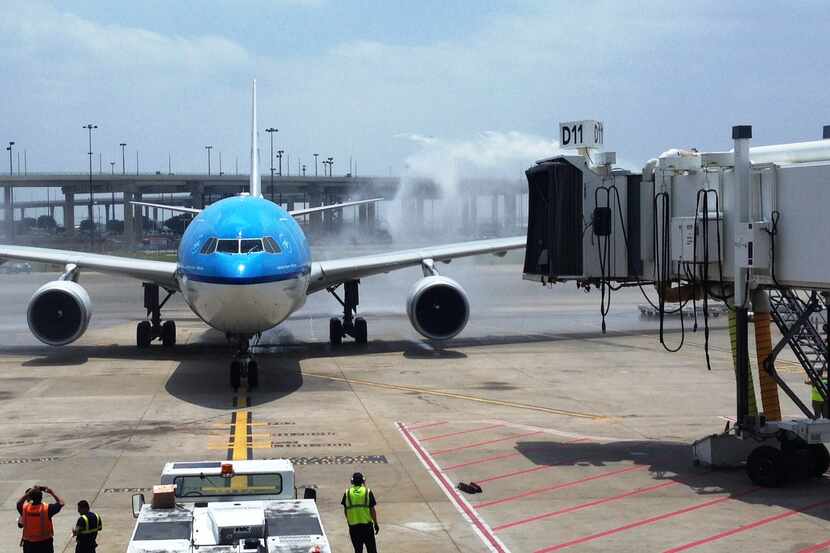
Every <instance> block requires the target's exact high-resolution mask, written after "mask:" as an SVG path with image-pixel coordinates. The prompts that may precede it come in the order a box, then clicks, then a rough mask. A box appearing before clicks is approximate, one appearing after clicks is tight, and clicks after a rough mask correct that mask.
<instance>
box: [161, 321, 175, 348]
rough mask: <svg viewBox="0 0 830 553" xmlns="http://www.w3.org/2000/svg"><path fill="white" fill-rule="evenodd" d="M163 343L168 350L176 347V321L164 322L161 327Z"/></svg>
mask: <svg viewBox="0 0 830 553" xmlns="http://www.w3.org/2000/svg"><path fill="white" fill-rule="evenodd" d="M161 343H162V345H164V347H166V348H172V347H173V346H175V345H176V323H175V321H164V324H163V325H161Z"/></svg>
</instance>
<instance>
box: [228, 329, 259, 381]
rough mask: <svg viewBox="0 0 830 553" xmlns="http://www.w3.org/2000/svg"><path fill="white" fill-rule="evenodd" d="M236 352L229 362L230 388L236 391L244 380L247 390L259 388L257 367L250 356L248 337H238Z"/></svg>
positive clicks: (254, 360)
mask: <svg viewBox="0 0 830 553" xmlns="http://www.w3.org/2000/svg"><path fill="white" fill-rule="evenodd" d="M236 339H237V340H238V343H237V346H238V349H237V352H236V355H235V356H234V358H233V361H231V388H233V389H234V390H236V389H237V388H239V385H240V384H241V383H242V379H243V378H245V379H247V381H248V388H256V387H257V386H259V365H258V364H257V362H256V359H254V356H253V355H252V354H251V343H250V337H248V336H238V337H236Z"/></svg>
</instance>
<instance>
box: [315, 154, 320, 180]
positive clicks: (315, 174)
mask: <svg viewBox="0 0 830 553" xmlns="http://www.w3.org/2000/svg"><path fill="white" fill-rule="evenodd" d="M319 155H320V154H314V176H315V177H316V176H317V156H319Z"/></svg>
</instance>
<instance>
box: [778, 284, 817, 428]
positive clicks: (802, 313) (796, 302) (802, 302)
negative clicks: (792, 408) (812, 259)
mask: <svg viewBox="0 0 830 553" xmlns="http://www.w3.org/2000/svg"><path fill="white" fill-rule="evenodd" d="M769 303H770V314H771V315H772V319H773V320H774V321H775V324H776V326H777V327H778V329H779V330H780V331H781V335H782V336H783V338H782V339H781V341H780V342H779V343H778V345H777V346H776V347H775V348H774V349H773V351H772V353H771V354H770V355H769V357H768V358H767V361H766V362H765V368H766V369H767V371H768V372H770V374H772V376H773V377H774V378H775V379H776V380H777V381H778V384H779V386H781V388H782V389H783V390H784V392H785V393H786V394H787V395H788V396H790V399H793V401H794V402H795V403H796V405H798V406H799V408H801V410H802V411H803V412H804V414H805V415H807V416H808V417H811V418H816V417H815V415H814V414H813V413H812V411H811V410H810V409H808V408H806V406H805V405H804V404H803V403H802V402H801V401H800V400H797V398H794V395H795V394H794V393H793V392H792V390H790V389H789V387H788V386H787V385H786V384H783V381H782V380H781V379H780V377H778V375H777V374H776V373H775V367H774V363H775V358H776V357H777V356H778V354H779V353H780V352H781V350H782V349H783V348H784V347H785V346H786V345H789V346H790V349H792V351H793V353H794V354H795V356H796V359H798V362H799V364H801V367H802V368H803V369H804V372H805V373H807V377H808V378H809V379H810V381H811V382H812V383H813V385H814V386H815V387H816V388H817V389H818V391H819V393H820V394H821V395H822V397H824V398H827V395H828V386H827V382H826V380H822V376H824V375H826V374H827V373H826V372H825V371H826V370H827V341H826V336H827V317H826V313H827V305H826V303H825V301H824V298H823V296H822V295H821V294H819V293H817V292H815V291H813V292H809V295H808V292H806V291H802V292H798V291H795V290H793V289H789V288H787V289H781V290H770V291H769ZM826 416H827V414H826V413H825V417H826Z"/></svg>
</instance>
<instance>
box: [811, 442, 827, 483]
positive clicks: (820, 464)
mask: <svg viewBox="0 0 830 553" xmlns="http://www.w3.org/2000/svg"><path fill="white" fill-rule="evenodd" d="M807 449H808V451H809V452H810V469H809V470H810V476H812V477H815V478H821V477H822V476H823V475H824V473H825V472H827V469H828V468H830V452H828V451H827V447H825V445H824V444H810V445H808V446H807Z"/></svg>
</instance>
